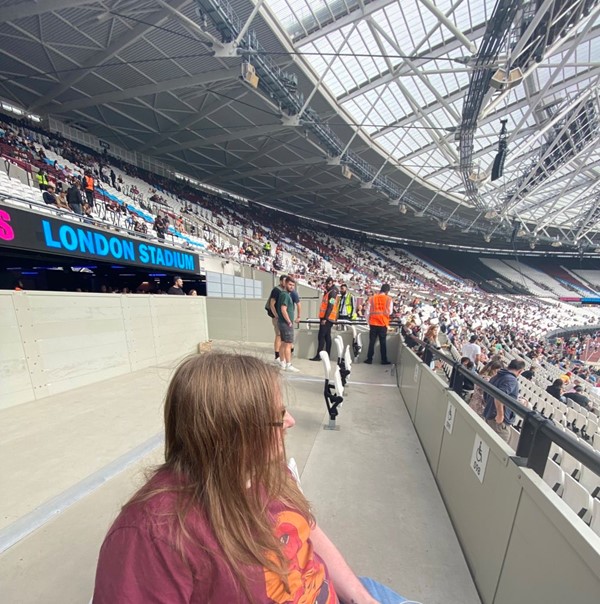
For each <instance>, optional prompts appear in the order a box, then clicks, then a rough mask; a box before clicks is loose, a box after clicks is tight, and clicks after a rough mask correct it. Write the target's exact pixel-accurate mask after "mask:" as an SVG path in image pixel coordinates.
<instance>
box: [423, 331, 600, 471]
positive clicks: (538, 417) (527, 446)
mask: <svg viewBox="0 0 600 604" xmlns="http://www.w3.org/2000/svg"><path fill="white" fill-rule="evenodd" d="M414 340H415V341H416V342H418V343H419V345H420V346H422V347H423V348H424V349H427V350H429V351H430V352H431V353H432V355H433V358H434V359H439V360H441V361H443V362H445V363H447V364H448V365H450V366H451V367H453V368H454V370H455V371H456V373H459V374H461V375H463V376H464V377H466V378H467V379H468V380H469V381H471V382H472V383H473V384H474V385H476V386H479V387H480V388H481V389H482V390H483V391H484V392H487V393H488V394H490V395H491V396H493V397H494V398H495V399H496V400H498V401H500V402H501V403H502V404H503V405H505V406H506V407H508V408H509V409H510V410H511V411H513V412H514V413H515V414H516V415H518V416H519V417H521V418H522V419H523V424H522V426H521V431H520V434H519V442H518V444H517V451H516V461H518V462H519V463H520V464H521V465H524V466H525V467H527V468H531V469H532V470H534V471H535V472H536V473H537V474H538V475H539V476H543V475H544V470H545V468H546V462H547V461H548V455H549V453H550V447H551V446H552V443H553V442H554V443H556V445H558V446H559V447H561V448H562V449H563V450H564V451H566V452H567V453H569V455H572V456H573V457H574V458H575V459H576V460H577V461H579V462H581V463H582V464H583V465H585V466H586V467H588V468H589V469H590V470H591V471H592V472H594V473H595V474H598V475H600V453H598V452H596V451H595V450H594V449H592V448H591V447H587V446H585V445H582V444H581V443H580V442H578V441H577V440H575V438H573V437H571V436H569V435H568V433H566V432H563V431H562V430H561V429H560V428H558V427H557V426H556V424H555V423H554V422H553V421H552V420H551V419H549V418H547V417H544V416H543V415H542V414H541V413H538V412H537V411H534V410H532V409H529V408H527V407H526V406H525V405H523V404H521V403H520V402H519V401H517V400H515V399H514V398H512V397H510V396H508V395H507V394H506V393H505V392H502V390H499V389H498V388H496V387H495V386H493V385H491V384H490V383H489V382H487V381H486V380H484V379H483V378H481V377H479V376H478V375H477V374H476V373H474V372H473V371H471V370H469V369H467V368H466V367H464V366H463V365H461V363H460V361H455V360H454V359H453V358H452V357H449V356H448V355H447V354H445V353H443V352H441V351H440V350H438V349H437V348H436V347H435V346H432V345H431V344H428V343H426V342H424V341H422V340H419V339H417V338H414ZM451 387H452V385H450V386H449V389H451Z"/></svg>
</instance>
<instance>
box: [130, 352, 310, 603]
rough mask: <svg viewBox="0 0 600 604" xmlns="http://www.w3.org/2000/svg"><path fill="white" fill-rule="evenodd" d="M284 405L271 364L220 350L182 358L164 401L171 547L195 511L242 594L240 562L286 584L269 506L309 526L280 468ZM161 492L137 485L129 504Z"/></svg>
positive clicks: (186, 535) (303, 505)
mask: <svg viewBox="0 0 600 604" xmlns="http://www.w3.org/2000/svg"><path fill="white" fill-rule="evenodd" d="M283 408H284V407H283V402H282V400H281V387H280V381H279V376H278V372H277V370H276V369H275V368H274V367H271V366H269V365H267V364H266V363H264V362H263V361H261V360H260V359H258V358H256V357H251V356H244V355H237V354H227V353H210V354H205V355H195V356H191V357H188V358H187V359H185V360H184V361H183V362H182V363H181V364H180V365H179V367H178V368H177V369H176V371H175V373H174V375H173V378H172V379H171V383H170V384H169V388H168V391H167V396H166V401H165V463H164V465H163V466H161V467H160V468H159V469H158V472H160V471H161V470H162V471H164V470H167V471H170V472H171V473H173V474H174V475H175V476H176V478H177V482H178V484H180V485H181V488H176V487H173V488H172V489H168V488H167V490H173V491H175V490H176V491H177V492H178V493H179V496H178V497H177V505H176V509H175V510H173V517H174V518H175V519H176V522H175V525H174V527H173V530H174V535H173V540H174V545H175V546H176V547H177V549H178V550H179V551H180V552H181V553H183V545H182V544H183V540H184V539H192V540H193V535H191V534H190V532H189V531H188V527H187V524H186V516H187V514H188V513H189V512H190V511H191V510H192V509H198V510H200V511H201V512H202V513H203V514H204V516H205V517H206V519H207V521H208V523H209V524H210V526H211V528H212V531H213V533H214V535H215V537H216V539H217V541H218V543H219V545H220V546H221V548H222V550H223V554H224V555H225V558H226V559H227V562H228V564H229V567H230V569H231V571H232V573H233V575H234V577H235V578H236V579H237V580H238V581H239V583H240V586H241V587H242V589H243V590H244V592H246V595H247V596H249V595H250V594H249V593H248V589H247V586H246V582H245V580H244V577H243V575H242V573H241V568H242V567H243V566H245V565H258V566H260V567H264V568H267V569H269V570H271V571H272V572H274V573H276V574H278V575H279V576H280V577H281V579H282V581H283V582H284V584H285V585H286V586H287V584H288V583H287V574H288V568H287V562H286V560H285V557H284V555H283V552H282V544H281V543H280V542H279V540H278V539H277V538H276V537H275V535H274V527H273V520H272V518H270V517H269V514H268V511H267V506H268V504H269V503H270V502H272V501H274V500H279V501H281V502H283V503H285V504H286V505H288V506H290V507H291V508H293V509H295V510H296V511H298V512H299V513H300V514H301V515H303V516H304V517H305V518H306V519H307V521H308V522H309V523H310V524H311V525H313V524H314V517H313V516H312V514H311V511H310V506H309V503H308V501H307V500H306V499H305V497H304V496H303V495H302V493H301V491H300V489H299V488H298V485H297V484H296V482H295V480H294V479H293V478H292V477H291V475H290V473H289V472H288V471H287V469H286V467H285V459H286V457H285V448H284V445H283V435H282V433H281V430H282V429H281V425H282V409H283ZM164 491H165V489H164V488H162V489H155V490H148V489H147V488H146V489H144V488H142V489H141V490H140V491H139V492H138V493H137V494H136V495H135V496H134V497H133V499H132V501H131V502H130V503H134V502H139V501H145V500H148V499H149V498H151V497H153V496H154V495H156V494H158V493H161V492H164ZM196 545H198V546H199V547H203V544H196ZM214 553H215V555H220V553H219V552H214Z"/></svg>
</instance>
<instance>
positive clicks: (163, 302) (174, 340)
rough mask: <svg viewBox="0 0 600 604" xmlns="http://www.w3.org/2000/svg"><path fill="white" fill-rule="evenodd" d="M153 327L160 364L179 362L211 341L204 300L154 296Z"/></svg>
mask: <svg viewBox="0 0 600 604" xmlns="http://www.w3.org/2000/svg"><path fill="white" fill-rule="evenodd" d="M151 304H152V327H153V333H154V343H155V346H156V358H157V361H158V362H159V363H162V362H168V361H173V360H175V359H180V358H182V357H183V356H185V355H187V354H191V353H193V352H196V351H197V350H198V344H199V343H200V342H201V341H204V340H207V339H208V335H207V333H208V329H207V327H206V310H205V309H206V306H205V300H204V298H199V297H196V298H195V299H194V298H184V297H183V296H153V298H152V303H151Z"/></svg>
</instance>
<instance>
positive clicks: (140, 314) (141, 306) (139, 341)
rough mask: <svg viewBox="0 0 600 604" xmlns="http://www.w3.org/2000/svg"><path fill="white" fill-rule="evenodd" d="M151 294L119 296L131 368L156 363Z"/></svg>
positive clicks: (136, 368)
mask: <svg viewBox="0 0 600 604" xmlns="http://www.w3.org/2000/svg"><path fill="white" fill-rule="evenodd" d="M152 299H153V297H152V296H139V295H133V294H132V295H124V296H121V308H122V311H123V325H124V328H125V337H126V340H127V350H128V352H129V362H130V364H131V370H132V371H137V370H138V369H143V368H144V367H148V366H150V365H154V364H156V346H155V343H154V331H153V328H152V306H151V303H152Z"/></svg>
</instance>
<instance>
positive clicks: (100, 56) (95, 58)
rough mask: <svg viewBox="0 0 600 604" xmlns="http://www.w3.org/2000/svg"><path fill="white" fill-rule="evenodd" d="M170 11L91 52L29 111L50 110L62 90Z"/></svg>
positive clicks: (179, 4)
mask: <svg viewBox="0 0 600 604" xmlns="http://www.w3.org/2000/svg"><path fill="white" fill-rule="evenodd" d="M187 2H188V0H178V1H177V2H176V4H175V5H174V6H173V7H172V8H173V9H179V8H182V7H183V6H185V5H186V4H187ZM170 15H171V12H170V11H169V10H166V9H164V8H163V9H162V10H161V11H159V12H157V13H156V14H154V15H151V16H149V17H147V22H145V23H139V24H138V25H136V26H135V27H134V28H133V29H131V30H129V31H128V32H126V33H124V34H122V35H121V36H119V37H118V38H117V39H116V40H114V41H113V42H112V43H111V44H109V46H108V47H107V48H106V49H104V50H103V51H102V52H100V53H92V54H91V55H90V56H89V57H88V59H87V60H86V61H84V63H83V65H81V70H78V71H76V72H74V73H72V74H71V75H70V76H67V77H66V78H65V79H64V80H63V81H62V82H61V83H60V84H58V85H57V86H55V87H54V88H53V89H52V90H50V92H48V93H47V94H45V95H43V96H40V98H39V99H38V100H37V101H35V102H34V103H32V105H31V107H29V109H30V110H31V111H34V110H35V111H40V112H44V111H52V107H51V106H52V101H53V100H54V99H55V98H56V97H58V96H60V95H61V94H62V93H63V92H65V91H67V90H69V88H71V87H72V86H74V85H75V84H76V83H77V82H79V81H80V80H82V79H83V78H84V77H85V76H86V75H88V74H89V73H90V70H91V69H92V68H94V67H96V66H97V65H102V63H104V62H105V61H108V60H109V59H111V58H112V57H114V56H115V55H117V54H119V53H120V52H121V51H122V50H124V49H125V48H127V47H128V46H131V45H132V44H133V43H134V42H137V41H138V40H139V39H140V38H141V37H142V36H144V35H145V34H146V33H147V32H148V31H149V30H151V29H152V28H153V27H154V26H155V25H161V24H162V23H164V22H165V21H167V20H168V19H169V17H170Z"/></svg>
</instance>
